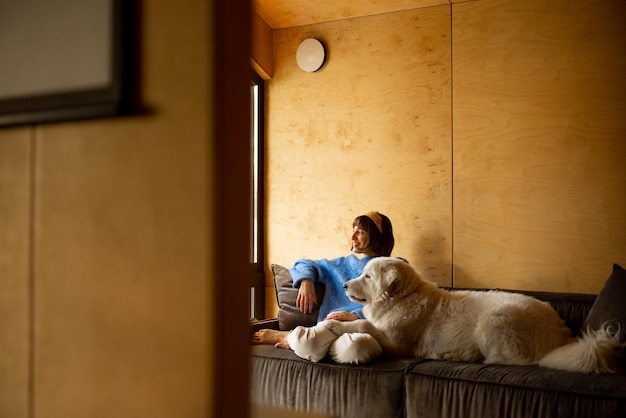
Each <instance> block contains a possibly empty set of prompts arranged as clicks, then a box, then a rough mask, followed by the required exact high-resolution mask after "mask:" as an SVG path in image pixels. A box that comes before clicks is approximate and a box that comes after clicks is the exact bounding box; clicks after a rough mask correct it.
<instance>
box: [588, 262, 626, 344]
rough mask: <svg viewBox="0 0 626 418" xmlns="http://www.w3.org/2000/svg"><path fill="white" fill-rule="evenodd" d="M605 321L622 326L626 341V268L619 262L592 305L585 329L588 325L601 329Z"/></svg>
mask: <svg viewBox="0 0 626 418" xmlns="http://www.w3.org/2000/svg"><path fill="white" fill-rule="evenodd" d="M605 323H607V324H611V325H613V326H614V327H615V328H620V329H621V331H622V335H621V341H622V342H624V341H626V270H624V269H623V268H622V267H621V266H619V265H618V264H614V265H613V271H612V272H611V275H610V276H609V278H608V279H607V281H606V282H605V283H604V286H603V287H602V290H600V293H599V294H598V297H597V298H596V301H595V303H594V304H593V306H592V307H591V311H590V312H589V316H588V317H587V320H586V321H585V324H584V325H583V330H585V329H587V327H589V328H590V329H599V328H600V327H602V325H603V324H605Z"/></svg>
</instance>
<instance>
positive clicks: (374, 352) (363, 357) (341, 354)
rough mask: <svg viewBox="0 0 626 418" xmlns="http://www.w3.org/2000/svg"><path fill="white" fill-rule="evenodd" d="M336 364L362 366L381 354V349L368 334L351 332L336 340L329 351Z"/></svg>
mask: <svg viewBox="0 0 626 418" xmlns="http://www.w3.org/2000/svg"><path fill="white" fill-rule="evenodd" d="M329 354H330V357H331V358H332V359H333V360H334V361H336V362H337V363H348V364H363V363H367V362H368V361H371V360H374V359H375V358H378V357H380V356H381V355H382V354H383V349H382V347H381V346H380V344H379V343H378V341H376V339H374V337H372V336H371V335H370V334H366V333H363V332H352V333H347V334H343V335H342V336H341V337H339V338H337V339H336V340H335V341H334V342H333V343H332V345H331V346H330V349H329Z"/></svg>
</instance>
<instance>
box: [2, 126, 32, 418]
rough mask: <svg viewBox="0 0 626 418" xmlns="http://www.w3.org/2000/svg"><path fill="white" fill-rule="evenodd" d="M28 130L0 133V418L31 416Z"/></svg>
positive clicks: (29, 140)
mask: <svg viewBox="0 0 626 418" xmlns="http://www.w3.org/2000/svg"><path fill="white" fill-rule="evenodd" d="M31 147H32V131H31V129H30V128H15V129H6V128H5V129H2V130H0V318H1V319H2V332H1V333H0V416H2V417H15V418H26V417H29V416H30V408H29V398H30V393H29V391H30V371H31V369H30V354H31V345H30V337H31V335H30V330H31V328H30V319H31V318H30V313H31V304H30V296H31V286H30V283H31V281H30V277H31V276H30V275H31V269H30V262H31V258H30V248H31V247H30V244H31V241H30V218H31V202H32V196H31V170H32V164H31Z"/></svg>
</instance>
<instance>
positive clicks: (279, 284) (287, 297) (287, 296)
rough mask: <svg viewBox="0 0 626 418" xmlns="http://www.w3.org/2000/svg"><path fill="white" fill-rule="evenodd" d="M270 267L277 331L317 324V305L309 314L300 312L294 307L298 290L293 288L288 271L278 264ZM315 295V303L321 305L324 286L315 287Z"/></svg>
mask: <svg viewBox="0 0 626 418" xmlns="http://www.w3.org/2000/svg"><path fill="white" fill-rule="evenodd" d="M271 267H272V274H273V275H274V290H275V291H276V300H277V302H278V329H280V330H283V331H286V330H292V329H294V328H295V327H297V326H299V325H302V326H305V327H312V326H314V325H315V324H317V316H318V315H319V305H317V306H316V307H315V308H314V309H313V312H311V313H309V314H303V313H302V312H300V309H298V308H297V307H296V298H297V297H298V289H296V288H294V287H293V280H292V278H291V274H290V273H289V269H287V268H285V267H283V266H280V265H278V264H272V265H271ZM315 293H316V295H317V302H318V303H321V302H322V298H323V297H324V286H323V285H315Z"/></svg>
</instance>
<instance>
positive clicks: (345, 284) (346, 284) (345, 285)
mask: <svg viewBox="0 0 626 418" xmlns="http://www.w3.org/2000/svg"><path fill="white" fill-rule="evenodd" d="M343 289H344V290H348V282H345V283H344V284H343Z"/></svg>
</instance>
